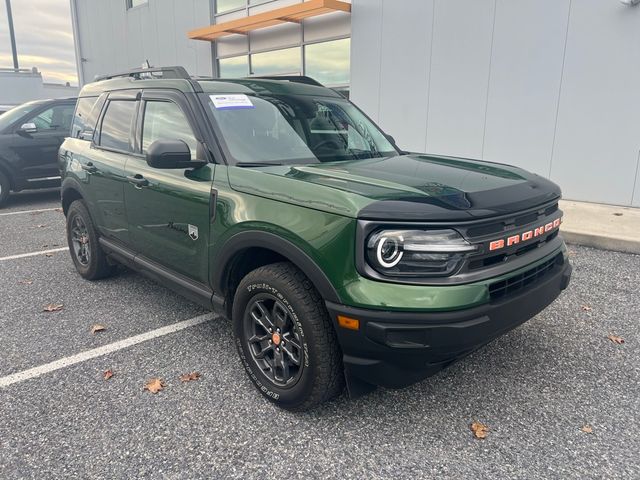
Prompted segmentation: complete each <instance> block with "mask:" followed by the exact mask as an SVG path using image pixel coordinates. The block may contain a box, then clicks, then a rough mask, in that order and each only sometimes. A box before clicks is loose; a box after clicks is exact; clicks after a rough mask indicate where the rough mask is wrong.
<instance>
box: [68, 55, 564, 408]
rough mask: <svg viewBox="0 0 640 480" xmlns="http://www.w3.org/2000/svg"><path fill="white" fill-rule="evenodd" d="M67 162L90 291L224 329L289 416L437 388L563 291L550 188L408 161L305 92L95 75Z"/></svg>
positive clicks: (497, 173) (71, 228)
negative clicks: (117, 276)
mask: <svg viewBox="0 0 640 480" xmlns="http://www.w3.org/2000/svg"><path fill="white" fill-rule="evenodd" d="M59 160H60V165H61V170H62V206H63V209H64V213H65V215H66V219H67V235H68V241H69V247H70V251H71V257H72V259H73V262H74V264H75V266H76V268H77V270H78V272H79V273H80V275H81V276H82V277H84V278H86V279H89V280H95V279H99V278H103V277H106V276H108V275H110V274H111V273H112V272H113V271H114V266H115V265H116V264H122V265H125V266H127V267H129V268H132V269H134V270H137V271H140V272H142V273H144V274H146V275H148V276H150V277H152V278H153V279H156V280H157V281H160V282H161V283H163V284H165V285H167V286H169V287H171V288H173V289H175V290H176V291H178V292H180V293H181V294H183V295H184V296H186V297H188V298H190V299H191V300H193V301H195V302H198V303H200V304H201V305H203V306H205V307H207V308H210V309H213V310H214V311H216V312H219V313H220V314H221V315H223V316H225V317H226V318H229V319H231V321H232V323H233V331H234V335H235V343H236V345H237V349H238V353H239V355H240V360H241V364H242V367H243V368H244V369H245V370H246V373H247V375H248V376H249V378H250V380H251V381H252V382H253V383H254V385H255V386H256V387H257V388H258V390H259V391H260V392H261V393H262V394H263V395H264V396H265V397H267V398H268V399H269V400H271V401H272V402H274V403H276V404H277V405H279V406H281V407H283V408H286V409H289V410H305V409H309V408H312V407H314V406H316V405H318V404H320V403H322V402H324V401H326V400H328V399H330V398H332V397H334V396H336V395H338V394H339V393H340V392H341V391H342V390H343V389H344V386H345V384H346V387H347V389H348V392H349V393H350V394H351V395H352V396H358V395H361V394H364V393H366V392H368V391H370V390H372V389H373V388H375V386H377V385H380V386H384V387H389V388H400V387H404V386H407V385H409V384H411V383H413V382H416V381H418V380H420V379H422V378H425V377H427V376H429V375H432V374H434V373H435V372H437V371H439V370H440V369H442V368H444V367H446V366H447V365H449V364H451V363H452V362H454V361H455V360H457V359H459V358H461V357H464V356H465V355H468V354H469V353H470V352H472V351H474V350H475V349H477V348H479V347H480V346H482V345H484V344H486V343H488V342H489V341H491V340H492V339H494V338H496V337H497V336H499V335H501V334H503V333H505V332H506V331H508V330H510V329H512V328H514V327H516V326H517V325H519V324H521V323H522V322H524V321H526V320H527V319H529V318H531V317H532V316H534V315H535V314H537V313H538V312H540V311H541V310H542V309H544V308H545V307H546V306H547V305H549V304H550V303H551V302H552V301H553V300H554V299H555V298H556V297H557V296H558V295H559V294H560V292H561V291H562V290H563V289H564V288H566V286H567V285H568V283H569V278H570V275H571V266H570V264H569V262H568V260H567V254H566V248H565V246H564V243H563V241H562V239H561V237H560V236H559V235H558V230H559V226H560V223H561V217H562V213H561V211H560V210H559V209H558V200H559V199H560V189H559V188H558V187H557V186H556V185H555V184H553V183H551V182H550V181H548V180H545V179H544V178H541V177H539V176H537V175H533V174H530V173H528V172H525V171H523V170H521V169H519V168H515V167H511V166H506V165H500V164H495V163H489V162H483V161H476V160H466V159H461V158H452V157H444V156H435V155H424V154H409V153H407V152H403V151H401V150H400V149H399V148H398V147H397V146H396V145H395V142H394V141H393V139H392V138H391V137H390V136H388V135H385V134H384V133H383V132H382V131H381V130H380V128H378V127H377V126H376V125H375V124H374V123H373V122H372V121H371V120H370V119H369V118H368V117H367V116H366V115H365V114H364V113H362V112H361V111H360V110H359V109H358V108H357V107H355V106H354V105H353V104H352V103H350V102H349V101H348V100H346V99H345V98H343V97H342V96H341V95H339V94H337V93H336V92H334V91H333V90H331V89H329V88H324V87H323V86H322V85H320V84H318V83H317V82H315V81H314V80H312V79H310V78H307V77H275V78H245V79H233V80H217V79H195V78H191V77H189V75H188V74H187V73H186V71H185V70H184V69H183V68H181V67H168V68H161V69H146V70H135V71H131V72H125V73H122V74H119V75H113V76H109V77H104V78H101V79H98V80H97V81H96V82H94V83H91V84H88V85H86V86H85V87H84V88H83V89H82V92H81V93H80V98H79V99H78V104H77V107H76V111H75V116H74V122H73V129H72V135H71V137H70V138H67V139H66V141H65V142H64V144H63V145H62V147H61V148H60V153H59Z"/></svg>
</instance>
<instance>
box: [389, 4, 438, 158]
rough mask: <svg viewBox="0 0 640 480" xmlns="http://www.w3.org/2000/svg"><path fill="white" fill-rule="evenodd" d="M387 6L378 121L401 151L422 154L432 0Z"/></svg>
mask: <svg viewBox="0 0 640 480" xmlns="http://www.w3.org/2000/svg"><path fill="white" fill-rule="evenodd" d="M389 7H391V4H390V2H387V3H385V5H384V9H383V17H382V47H381V48H382V54H381V67H382V68H381V69H380V115H379V119H378V122H379V123H380V126H381V127H382V128H383V129H384V130H385V131H386V132H387V133H389V134H391V135H393V136H394V137H395V139H396V141H397V142H398V145H400V146H401V148H404V149H406V150H410V151H418V152H423V151H424V150H425V144H426V126H427V106H428V95H429V63H430V56H431V34H432V26H433V22H432V18H433V11H434V0H405V1H404V2H403V8H389ZM407 10H409V11H410V12H411V13H412V14H411V15H407ZM400 52H402V53H400ZM398 79H402V83H399V82H398Z"/></svg>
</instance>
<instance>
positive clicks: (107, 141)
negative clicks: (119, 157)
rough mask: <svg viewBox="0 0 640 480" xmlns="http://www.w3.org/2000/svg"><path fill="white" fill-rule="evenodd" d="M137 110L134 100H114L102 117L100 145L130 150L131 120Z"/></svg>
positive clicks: (125, 150)
mask: <svg viewBox="0 0 640 480" xmlns="http://www.w3.org/2000/svg"><path fill="white" fill-rule="evenodd" d="M135 111H136V102H135V101H134V100H112V101H110V102H109V104H108V105H107V111H106V112H105V114H104V117H103V119H102V128H101V130H100V146H102V147H105V148H112V149H114V150H121V151H124V152H130V151H132V149H131V141H130V132H131V122H132V120H133V115H134V113H135Z"/></svg>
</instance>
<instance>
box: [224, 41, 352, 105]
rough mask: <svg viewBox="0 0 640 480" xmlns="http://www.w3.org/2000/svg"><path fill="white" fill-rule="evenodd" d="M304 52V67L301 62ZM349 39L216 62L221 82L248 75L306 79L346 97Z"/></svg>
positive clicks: (240, 56) (228, 58)
mask: <svg viewBox="0 0 640 480" xmlns="http://www.w3.org/2000/svg"><path fill="white" fill-rule="evenodd" d="M302 48H304V65H303V61H302ZM350 48H351V39H349V38H342V39H339V40H332V41H329V42H320V43H310V44H307V45H305V46H304V47H293V48H285V49H282V50H273V51H269V52H261V53H254V54H251V55H239V56H235V57H227V58H221V59H219V60H218V68H219V70H218V71H219V76H220V78H238V77H246V76H249V75H257V76H260V75H286V74H288V75H307V76H309V77H311V78H313V79H315V80H317V81H319V82H320V83H322V84H323V85H326V86H329V87H334V88H335V89H336V90H339V91H340V92H341V93H344V94H346V95H348V87H349V71H350Z"/></svg>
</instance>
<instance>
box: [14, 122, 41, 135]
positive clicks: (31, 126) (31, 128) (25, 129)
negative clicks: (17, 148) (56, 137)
mask: <svg viewBox="0 0 640 480" xmlns="http://www.w3.org/2000/svg"><path fill="white" fill-rule="evenodd" d="M37 131H38V127H36V124H35V123H33V122H29V123H23V124H22V125H21V126H20V128H19V129H18V133H20V132H21V133H36V132H37Z"/></svg>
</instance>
